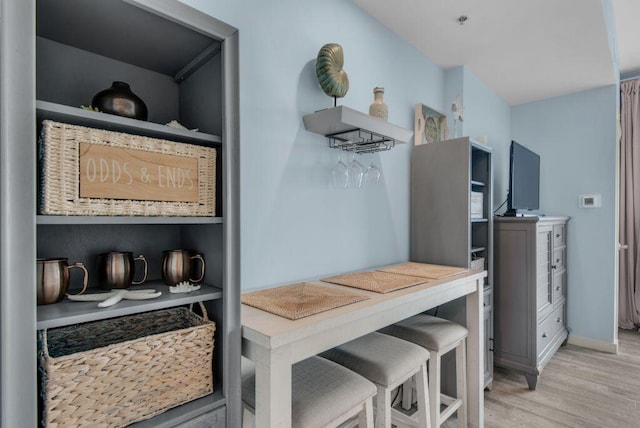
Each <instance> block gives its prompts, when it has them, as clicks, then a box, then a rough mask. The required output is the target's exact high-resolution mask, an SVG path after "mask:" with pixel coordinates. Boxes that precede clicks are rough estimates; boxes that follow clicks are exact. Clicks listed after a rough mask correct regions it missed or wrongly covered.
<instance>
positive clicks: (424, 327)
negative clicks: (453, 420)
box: [380, 314, 469, 428]
mask: <svg viewBox="0 0 640 428" xmlns="http://www.w3.org/2000/svg"><path fill="white" fill-rule="evenodd" d="M380 332H382V333H385V334H389V335H391V336H394V337H398V338H400V339H403V340H406V341H408V342H413V343H415V344H417V345H420V346H422V347H423V348H425V349H427V350H428V351H429V354H430V358H429V399H430V401H431V406H432V407H431V408H432V411H431V426H432V428H439V427H440V426H441V425H442V424H443V423H444V422H445V421H446V420H447V419H449V417H450V416H451V415H452V414H453V413H454V412H456V410H457V414H458V427H466V426H467V357H466V355H467V352H466V339H467V336H468V335H469V331H468V330H467V329H466V328H464V327H462V326H461V325H458V324H456V323H453V322H451V321H447V320H445V319H442V318H437V317H434V316H431V315H427V314H418V315H416V316H413V317H411V318H407V319H406V320H403V321H400V322H399V323H396V324H393V325H390V326H388V327H385V328H383V329H381V330H380ZM453 349H455V350H456V397H455V398H453V397H449V396H447V395H445V394H441V393H440V385H441V359H442V356H443V355H444V354H446V353H447V352H449V351H452V350H453ZM408 395H409V396H410V394H408ZM404 398H406V395H405V396H403V399H404ZM441 402H442V403H443V404H445V405H446V406H447V407H446V409H444V411H442V412H440V403H441ZM406 404H407V403H403V407H405V406H406ZM409 406H410V404H409Z"/></svg>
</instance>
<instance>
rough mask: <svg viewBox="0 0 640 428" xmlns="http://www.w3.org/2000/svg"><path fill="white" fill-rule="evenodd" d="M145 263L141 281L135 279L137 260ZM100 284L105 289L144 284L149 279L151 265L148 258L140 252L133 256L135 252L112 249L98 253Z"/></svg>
mask: <svg viewBox="0 0 640 428" xmlns="http://www.w3.org/2000/svg"><path fill="white" fill-rule="evenodd" d="M137 260H141V261H142V262H143V263H144V275H143V276H142V279H141V280H140V281H135V280H134V278H135V275H136V265H135V263H136V261H137ZM97 267H98V285H99V286H100V288H102V289H104V290H112V289H114V288H129V286H130V285H137V284H142V283H143V282H145V281H146V280H147V271H148V268H149V265H148V263H147V259H146V258H145V257H144V256H143V255H142V254H140V255H139V256H137V257H133V253H130V252H122V251H111V252H109V253H102V254H100V255H98V259H97Z"/></svg>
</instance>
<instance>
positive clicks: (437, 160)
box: [410, 137, 493, 386]
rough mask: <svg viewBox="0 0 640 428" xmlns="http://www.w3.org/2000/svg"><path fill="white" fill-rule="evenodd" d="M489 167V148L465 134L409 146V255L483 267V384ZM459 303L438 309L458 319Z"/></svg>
mask: <svg viewBox="0 0 640 428" xmlns="http://www.w3.org/2000/svg"><path fill="white" fill-rule="evenodd" d="M492 168H493V166H492V153H491V148H490V147H487V146H486V145H483V144H480V143H476V142H474V141H473V140H471V139H469V138H468V137H463V138H457V139H454V140H447V141H444V142H440V143H432V144H422V145H418V146H414V147H413V152H412V154H411V234H410V245H411V251H410V253H411V254H410V258H411V260H412V261H416V262H425V263H435V264H444V265H451V266H463V267H469V268H471V267H474V268H480V269H484V270H486V271H487V272H488V276H487V277H486V279H485V294H484V295H485V308H484V309H485V332H484V335H485V351H486V352H485V373H484V377H485V386H490V384H491V381H492V379H493V364H492V361H493V356H492V351H491V350H492V347H491V346H490V343H491V340H493V335H492V331H493V319H492V314H493V312H492V307H491V302H492V299H491V293H492V286H493V213H492V207H493V199H492V190H491V189H492V177H493V169H492ZM472 199H473V203H472ZM480 200H481V201H480ZM486 296H489V298H488V299H487V298H486ZM462 304H464V303H463V302H453V303H452V304H448V305H445V306H443V307H441V308H440V309H439V312H438V315H439V316H443V317H445V318H451V319H452V320H453V321H457V322H460V323H464V322H465V321H466V320H464V319H457V318H456V317H459V316H460V314H464V310H461V308H460V307H459V305H462ZM445 364H446V362H445Z"/></svg>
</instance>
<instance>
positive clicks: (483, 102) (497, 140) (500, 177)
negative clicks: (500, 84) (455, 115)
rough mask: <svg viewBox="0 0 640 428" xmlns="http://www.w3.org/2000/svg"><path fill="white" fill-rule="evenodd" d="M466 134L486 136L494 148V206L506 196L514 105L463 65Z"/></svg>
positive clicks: (489, 144) (475, 136) (488, 142)
mask: <svg viewBox="0 0 640 428" xmlns="http://www.w3.org/2000/svg"><path fill="white" fill-rule="evenodd" d="M463 85H464V91H463V104H464V122H463V125H464V135H468V136H470V137H473V138H477V137H480V136H486V137H487V145H488V146H490V147H492V148H493V204H494V208H495V207H497V206H498V205H500V204H501V203H502V202H503V201H504V200H505V199H506V198H507V187H508V181H509V144H510V143H511V107H510V106H509V105H508V104H507V102H506V101H504V100H503V99H502V98H500V97H499V96H498V95H496V94H495V92H493V90H491V89H490V88H489V87H488V86H487V85H486V84H485V83H484V82H483V81H482V80H480V79H479V78H478V77H477V76H476V75H475V74H473V73H472V72H471V71H470V70H469V69H468V68H466V67H465V68H464V84H463Z"/></svg>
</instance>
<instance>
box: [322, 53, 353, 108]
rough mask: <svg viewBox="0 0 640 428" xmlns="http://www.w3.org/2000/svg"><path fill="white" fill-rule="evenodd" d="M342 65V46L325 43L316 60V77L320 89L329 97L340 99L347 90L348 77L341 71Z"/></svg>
mask: <svg viewBox="0 0 640 428" xmlns="http://www.w3.org/2000/svg"><path fill="white" fill-rule="evenodd" d="M343 65H344V53H343V52H342V46H340V45H339V44H337V43H327V44H326V45H324V46H323V47H322V48H320V52H318V59H317V60H316V75H317V76H318V83H320V87H321V88H322V90H323V91H324V93H325V94H327V95H329V96H330V97H336V98H342V97H344V96H345V95H346V94H347V91H348V90H349V77H348V76H347V72H346V71H344V70H343V69H342V66H343Z"/></svg>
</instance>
